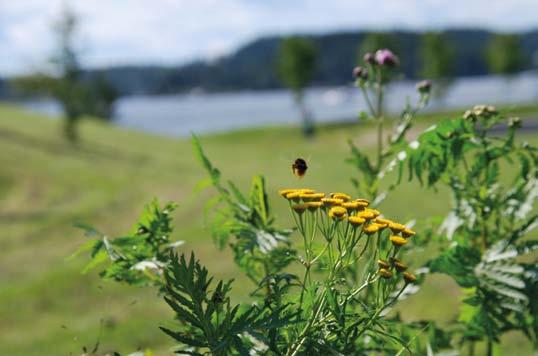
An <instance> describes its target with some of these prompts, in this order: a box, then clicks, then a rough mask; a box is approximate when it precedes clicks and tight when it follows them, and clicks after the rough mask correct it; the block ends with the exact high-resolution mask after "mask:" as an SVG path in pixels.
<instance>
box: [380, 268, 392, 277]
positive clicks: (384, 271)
mask: <svg viewBox="0 0 538 356" xmlns="http://www.w3.org/2000/svg"><path fill="white" fill-rule="evenodd" d="M377 273H379V275H380V276H381V277H383V278H385V279H390V278H392V272H391V271H389V270H388V269H386V268H380V269H379V271H377Z"/></svg>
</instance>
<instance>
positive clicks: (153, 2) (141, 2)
mask: <svg viewBox="0 0 538 356" xmlns="http://www.w3.org/2000/svg"><path fill="white" fill-rule="evenodd" d="M65 4H67V5H68V6H69V7H71V8H72V10H73V11H74V12H75V13H76V14H77V15H78V16H79V18H80V24H79V31H78V34H77V43H78V47H79V48H78V50H79V52H80V56H81V60H82V64H83V65H84V66H87V67H102V66H108V65H124V64H159V65H177V64H181V63H185V62H187V61H190V60H193V59H197V58H205V59H214V58H216V57H218V56H222V55H225V54H227V53H230V52H231V51H233V50H235V49H237V48H238V47H239V46H241V45H242V44H244V43H245V42H248V41H250V40H253V39H255V38H257V37H259V36H263V35H273V34H290V33H305V32H315V33H322V32H336V31H342V30H357V29H377V30H389V29H414V30H425V29H445V28H450V27H481V28H487V29H493V30H496V31H525V30H529V29H538V0H415V1H413V0H329V1H326V0H0V75H14V74H21V73H27V72H31V71H37V70H44V69H46V67H47V63H48V58H50V57H51V54H52V53H53V51H54V48H55V41H54V36H53V33H52V30H51V27H52V24H53V23H54V21H55V19H57V18H58V16H59V14H60V13H61V11H62V9H63V7H64V6H65Z"/></svg>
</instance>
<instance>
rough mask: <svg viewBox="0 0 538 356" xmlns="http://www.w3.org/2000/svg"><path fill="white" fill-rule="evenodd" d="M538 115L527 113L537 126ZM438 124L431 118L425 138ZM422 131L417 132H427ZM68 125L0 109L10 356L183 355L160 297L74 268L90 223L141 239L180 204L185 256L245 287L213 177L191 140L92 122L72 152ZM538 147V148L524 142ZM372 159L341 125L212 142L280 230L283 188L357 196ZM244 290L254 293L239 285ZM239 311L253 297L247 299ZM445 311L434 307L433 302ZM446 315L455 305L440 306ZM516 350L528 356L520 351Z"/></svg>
mask: <svg viewBox="0 0 538 356" xmlns="http://www.w3.org/2000/svg"><path fill="white" fill-rule="evenodd" d="M536 112H538V110H537V108H525V109H524V110H522V111H521V114H522V115H524V116H529V115H530V116H533V115H532V114H531V113H536ZM439 116H444V115H434V116H430V117H427V118H422V119H421V121H420V122H419V124H418V126H419V127H421V126H422V127H425V125H426V124H429V123H430V122H431V121H435V120H436V119H438V118H439ZM416 132H418V131H415V132H413V134H416ZM59 133H60V121H59V120H53V119H46V118H42V117H40V116H38V115H34V114H29V113H27V112H24V111H22V110H20V109H18V108H16V107H13V106H9V105H0V164H1V167H2V169H1V170H0V199H1V202H2V203H1V204H0V231H1V233H0V249H1V251H2V255H1V258H0V316H1V317H0V354H2V355H44V354H54V355H66V354H70V353H72V354H80V353H81V350H82V347H83V346H84V345H86V346H88V347H89V348H91V347H93V344H94V343H95V342H96V341H97V340H98V337H99V336H98V335H99V333H100V328H101V324H102V325H103V326H102V335H101V338H100V342H101V345H100V349H99V350H100V351H103V352H104V351H106V350H118V351H120V352H122V353H129V352H133V351H135V350H137V349H145V348H151V349H152V350H154V351H155V352H156V353H157V354H171V351H170V347H171V346H173V343H172V342H171V341H170V340H169V339H168V338H167V337H165V336H164V334H162V333H161V332H160V331H159V330H158V326H159V325H163V324H166V323H169V322H170V321H171V320H172V313H171V312H170V311H169V310H168V309H167V308H166V307H165V305H164V303H163V302H162V300H161V299H160V298H159V297H158V296H157V295H156V294H155V293H154V291H153V290H149V289H144V288H135V287H126V286H119V285H117V284H114V283H108V282H102V281H101V280H100V279H99V278H98V276H97V271H93V272H91V273H89V274H86V275H83V274H81V272H80V271H81V269H82V267H83V265H84V264H85V263H86V262H87V256H81V257H78V258H76V259H71V260H67V259H66V257H67V256H69V255H70V254H72V253H73V252H74V251H75V250H76V249H77V247H78V246H80V245H81V244H82V243H83V242H84V241H85V238H84V236H83V234H82V232H81V231H79V230H77V229H75V228H73V223H76V222H85V223H90V224H92V225H95V226H96V227H97V228H99V229H100V230H101V231H105V232H107V233H108V234H110V235H111V236H116V235H117V234H121V233H122V232H125V231H127V230H128V229H130V227H131V224H132V223H133V222H134V221H135V219H136V218H137V216H138V214H139V213H140V211H141V209H142V206H143V204H144V203H146V202H149V201H150V200H151V199H152V198H154V197H157V198H158V199H160V200H161V201H168V200H172V201H175V202H177V203H179V209H178V210H177V211H176V213H175V226H176V230H175V236H173V237H174V239H178V240H185V241H186V244H185V245H183V246H182V247H181V250H183V251H185V252H190V250H195V251H196V253H197V255H198V257H199V258H200V259H201V260H202V262H203V263H205V264H206V265H207V266H208V268H209V270H210V272H212V273H214V274H215V275H216V276H217V277H218V278H231V277H237V272H238V270H237V269H236V268H235V266H234V265H233V262H232V260H231V259H230V258H229V254H228V253H227V252H221V251H218V250H217V249H216V248H215V247H214V246H213V244H212V242H211V237H210V234H209V232H208V231H207V229H206V228H205V227H204V219H203V209H204V202H205V201H206V199H207V198H208V197H209V196H210V195H211V192H209V191H207V192H203V193H201V194H194V193H193V188H194V187H195V185H196V183H197V182H198V181H199V180H200V179H202V178H204V177H205V174H204V172H203V171H202V169H201V167H200V165H199V164H198V162H196V161H195V159H194V158H193V155H192V150H191V146H190V142H189V140H188V139H171V138H163V137H158V136H152V135H147V134H143V133H139V132H133V131H127V130H123V129H119V128H115V127H112V126H109V125H107V124H105V123H100V122H95V121H84V122H83V124H82V126H81V133H82V141H81V142H80V144H79V145H78V146H77V147H73V146H71V145H69V144H68V143H66V142H64V141H63V139H62V138H61V136H60V135H59ZM524 136H525V137H526V138H527V139H529V140H531V141H532V142H534V143H538V136H537V135H535V134H531V133H528V134H525V135H524ZM349 138H352V139H353V140H354V141H355V143H356V144H358V145H360V146H362V147H365V148H367V147H369V146H371V145H372V144H373V139H372V137H371V127H369V126H368V125H361V126H359V125H350V124H348V125H333V126H326V127H323V128H321V129H320V132H319V135H318V136H317V137H316V138H315V139H313V140H309V141H305V140H303V139H302V138H301V137H300V135H299V130H298V129H297V128H286V127H282V128H270V129H256V130H248V131H240V132H235V133H229V134H220V135H210V136H204V137H202V138H201V140H202V143H203V144H204V146H205V149H206V151H207V154H208V155H209V157H210V158H211V159H212V160H213V162H214V163H215V165H216V166H218V167H220V168H221V171H222V173H223V175H224V176H225V177H226V178H230V179H232V180H234V181H236V182H237V183H238V185H239V186H240V187H243V188H245V189H246V188H247V187H248V185H249V181H250V177H251V176H252V175H254V174H258V173H261V174H264V175H265V176H266V178H267V181H268V187H269V194H270V195H271V200H272V202H273V206H274V209H275V212H276V215H277V216H278V217H279V221H280V224H281V225H284V226H289V225H291V222H290V217H289V215H288V212H287V211H286V204H285V202H284V201H282V200H281V199H279V198H278V197H277V191H278V189H281V188H285V187H290V186H291V187H294V186H297V185H299V184H300V185H304V186H308V187H312V188H314V189H319V190H323V191H348V192H353V190H352V186H351V183H350V180H349V178H350V177H351V176H352V175H354V174H355V171H354V168H353V167H351V166H349V165H347V164H346V163H345V162H344V160H345V158H346V157H347V156H348V153H349V150H348V145H347V140H348V139H349ZM296 157H305V158H309V162H310V167H311V168H310V170H309V172H308V174H307V176H306V177H305V179H303V180H302V181H301V182H297V180H296V179H295V178H294V177H293V176H292V175H291V172H290V164H291V162H292V160H293V159H295V158H296ZM448 206H449V200H448V199H447V195H446V192H444V191H440V192H438V193H434V192H432V191H428V190H425V189H424V188H420V187H419V186H417V185H415V184H410V185H406V186H405V188H404V189H399V190H398V191H396V192H395V193H394V194H393V195H391V197H390V198H389V199H388V200H387V201H386V202H385V203H384V205H383V206H382V208H383V211H384V212H386V213H387V214H390V215H391V216H393V217H395V218H400V219H402V220H405V219H409V218H417V219H421V218H424V217H427V216H431V215H434V214H441V213H443V212H445V211H446V210H447V209H448ZM235 283H236V284H246V283H249V282H248V281H246V280H245V279H242V278H237V280H236V282H235ZM235 293H236V295H235V296H236V297H237V298H238V299H246V298H247V296H246V295H242V294H240V291H238V290H237V289H236V292H235ZM431 300H435V306H436V307H435V308H434V307H433V306H432V305H431V304H430V301H431ZM457 305H458V295H457V292H456V288H454V286H453V285H452V284H450V283H449V282H448V279H446V278H443V277H441V276H432V277H431V278H429V281H428V282H427V283H426V286H425V288H424V289H423V290H422V291H421V292H420V293H419V294H418V295H416V296H415V297H413V298H412V299H410V300H407V301H405V302H403V303H402V304H401V310H402V311H403V313H404V316H405V317H407V318H423V317H433V318H435V319H437V320H440V321H442V320H448V319H449V318H452V317H454V315H455V314H456V308H457ZM439 306H442V307H439ZM522 340H523V338H522V337H521V336H519V335H511V336H510V337H508V338H507V339H506V340H504V341H505V342H504V344H503V348H504V350H510V351H511V352H512V354H516V353H517V354H525V353H526V352H530V351H529V345H527V344H526V342H522ZM514 352H516V353H514Z"/></svg>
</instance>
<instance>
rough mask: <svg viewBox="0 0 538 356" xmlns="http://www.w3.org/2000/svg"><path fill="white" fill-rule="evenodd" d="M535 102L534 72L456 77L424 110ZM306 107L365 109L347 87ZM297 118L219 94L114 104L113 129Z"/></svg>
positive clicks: (393, 107)
mask: <svg viewBox="0 0 538 356" xmlns="http://www.w3.org/2000/svg"><path fill="white" fill-rule="evenodd" d="M386 98H387V99H386V104H387V105H386V109H387V110H388V111H389V112H392V113H398V112H399V111H400V110H401V109H402V108H403V106H404V105H405V103H406V100H410V101H411V102H415V101H416V100H417V99H418V95H417V93H416V90H415V82H411V81H401V82H397V83H394V84H392V85H391V86H390V87H389V89H388V91H387V94H386ZM532 102H538V71H533V72H525V73H521V74H518V75H516V76H514V77H512V78H511V79H510V80H507V79H505V78H503V77H498V76H487V77H472V78H460V79H457V80H455V81H454V82H453V83H452V85H451V86H450V87H449V89H448V91H447V93H446V95H445V96H444V97H443V99H442V100H433V101H432V102H431V103H430V105H429V106H428V110H439V109H450V108H462V107H467V106H472V105H475V104H480V103H485V104H489V103H495V104H501V103H502V104H521V103H532ZM306 103H307V106H308V108H309V111H310V112H311V113H312V114H313V116H314V119H315V121H316V122H331V121H332V122H334V121H346V120H348V121H349V120H356V119H357V118H358V114H359V112H360V111H361V110H366V106H365V103H364V100H363V99H362V96H361V94H360V92H359V90H358V89H357V88H355V87H353V86H352V85H349V86H345V87H334V88H312V89H309V90H307V92H306ZM25 105H26V106H27V107H28V108H30V109H31V110H35V111H38V112H40V113H45V114H48V115H51V116H57V115H59V114H60V112H61V111H60V107H59V106H58V105H57V104H56V103H54V102H52V101H37V102H35V101H34V102H28V103H25ZM298 119H299V114H298V111H297V108H296V107H295V106H294V104H293V101H292V98H291V95H290V94H289V92H287V91H285V90H274V91H256V92H238V93H221V94H203V93H202V94H185V95H162V96H131V97H124V98H121V99H119V100H118V102H117V104H116V107H115V121H114V122H115V124H117V125H119V126H124V127H129V128H133V129H137V130H143V131H147V132H152V133H156V134H162V135H169V136H186V135H189V134H190V133H191V132H195V133H209V132H222V131H229V130H235V129H242V128H248V127H255V126H268V125H288V124H297V123H298Z"/></svg>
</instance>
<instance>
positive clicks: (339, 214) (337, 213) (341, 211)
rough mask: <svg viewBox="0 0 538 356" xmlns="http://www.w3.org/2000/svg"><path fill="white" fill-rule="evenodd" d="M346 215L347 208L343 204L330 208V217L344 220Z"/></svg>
mask: <svg viewBox="0 0 538 356" xmlns="http://www.w3.org/2000/svg"><path fill="white" fill-rule="evenodd" d="M346 215H347V210H346V208H343V207H341V206H333V207H332V208H331V210H329V217H331V218H333V219H335V220H342V219H343V218H344V217H345V216H346Z"/></svg>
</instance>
